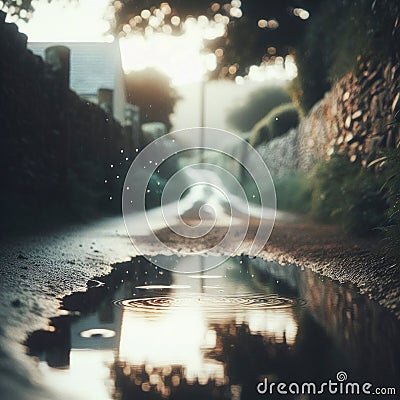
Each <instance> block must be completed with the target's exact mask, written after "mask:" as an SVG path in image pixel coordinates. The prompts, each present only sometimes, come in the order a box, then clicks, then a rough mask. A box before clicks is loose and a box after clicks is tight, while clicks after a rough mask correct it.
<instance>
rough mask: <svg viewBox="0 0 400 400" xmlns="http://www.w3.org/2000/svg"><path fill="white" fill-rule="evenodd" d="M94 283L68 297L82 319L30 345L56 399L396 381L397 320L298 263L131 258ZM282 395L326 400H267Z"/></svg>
mask: <svg viewBox="0 0 400 400" xmlns="http://www.w3.org/2000/svg"><path fill="white" fill-rule="evenodd" d="M171 262H173V263H174V264H175V265H177V266H179V263H180V262H184V263H186V264H187V263H190V262H191V259H190V258H189V257H186V258H184V259H182V260H180V259H175V260H172V261H171ZM193 263H194V264H195V265H197V264H198V260H196V259H195V258H193ZM95 282H96V283H97V284H96V285H93V284H91V283H90V282H89V284H88V286H89V290H88V292H87V293H85V294H82V293H79V294H74V295H71V296H69V297H67V298H66V299H64V304H63V308H64V309H66V310H70V311H78V312H79V313H78V314H79V315H77V313H76V312H75V313H70V314H66V313H65V312H64V313H62V315H61V316H60V317H57V318H54V319H53V321H52V325H51V326H50V327H49V330H48V331H38V332H34V333H33V334H32V335H31V337H30V338H29V340H28V342H27V344H28V346H29V351H30V354H31V355H34V356H35V357H37V359H38V365H39V369H40V370H41V371H42V374H43V379H44V382H45V384H46V385H47V386H48V387H49V388H50V389H52V390H54V391H55V393H57V394H56V395H55V398H57V399H62V398H67V399H68V398H70V399H74V400H75V399H86V400H87V399H96V400H103V399H121V400H128V399H133V398H135V399H178V400H179V399H182V400H183V399H185V400H187V399H189V398H193V399H195V400H196V399H199V400H200V399H201V400H207V399H232V400H238V399H243V400H247V399H259V398H260V397H262V396H261V395H260V394H259V393H257V391H256V386H257V384H258V383H259V382H261V381H263V380H264V379H267V380H269V381H270V382H275V383H279V382H315V383H319V384H321V383H323V382H326V381H328V380H329V379H336V377H337V376H340V377H342V376H345V375H337V373H338V372H345V374H346V376H347V377H348V378H347V379H348V380H349V381H357V382H371V383H372V384H373V385H375V386H381V387H382V386H385V387H395V386H396V385H397V384H398V382H399V381H400V379H399V378H400V365H399V362H400V345H399V340H398V339H399V333H400V327H399V322H398V321H397V320H396V319H394V318H393V316H392V315H391V314H389V313H388V312H386V311H385V310H383V309H381V308H380V307H379V306H377V305H376V304H374V303H372V302H370V301H369V300H368V299H366V298H365V297H363V296H361V295H359V294H357V292H356V291H355V290H354V289H352V288H351V287H348V286H346V285H339V284H337V283H335V282H333V281H331V280H329V279H326V278H325V279H323V278H321V277H319V276H318V275H315V274H313V273H312V272H310V271H308V270H304V271H302V270H301V269H300V268H298V267H296V266H290V265H286V266H282V265H279V264H276V263H268V262H264V261H262V260H259V259H249V258H247V257H242V258H233V259H229V260H228V261H226V262H225V263H224V264H222V265H220V266H219V267H218V268H217V269H215V270H211V271H207V272H205V273H198V274H196V275H187V274H177V273H173V272H168V271H164V270H161V269H160V268H157V267H155V266H154V265H152V264H151V263H149V262H147V261H146V260H145V259H143V258H137V259H134V260H133V261H132V262H129V263H124V264H121V265H119V266H118V268H117V269H116V270H115V271H114V272H113V273H112V274H111V275H110V276H109V277H106V278H99V279H98V280H96V281H95ZM282 397H283V398H291V399H311V398H323V399H324V398H326V397H321V396H317V395H313V394H307V395H302V396H300V395H297V394H292V395H286V396H282V395H278V394H277V393H275V395H270V396H269V397H268V398H282ZM333 397H334V398H336V397H335V396H333ZM329 398H331V397H329ZM347 398H354V397H351V396H350V397H347ZM356 398H363V396H361V395H360V396H357V397H356ZM367 398H373V396H367ZM385 398H392V397H391V396H385ZM393 398H396V397H393Z"/></svg>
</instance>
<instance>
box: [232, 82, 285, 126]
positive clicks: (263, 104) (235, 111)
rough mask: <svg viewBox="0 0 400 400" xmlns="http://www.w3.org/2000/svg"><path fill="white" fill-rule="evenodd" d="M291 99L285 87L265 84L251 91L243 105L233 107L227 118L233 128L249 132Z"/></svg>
mask: <svg viewBox="0 0 400 400" xmlns="http://www.w3.org/2000/svg"><path fill="white" fill-rule="evenodd" d="M289 101H290V96H289V94H288V93H287V92H286V91H285V89H284V88H283V87H281V86H265V87H263V88H261V89H258V90H255V91H253V92H251V93H250V95H249V96H248V98H247V99H246V101H245V103H244V104H243V105H242V104H241V105H239V106H234V107H232V108H231V109H230V110H229V111H228V114H227V118H226V120H227V122H228V124H229V125H230V126H231V127H232V128H234V129H237V130H238V131H240V132H248V131H250V130H251V128H252V127H253V126H254V124H256V123H257V121H259V120H260V119H261V118H262V117H264V116H265V115H266V114H268V113H269V112H270V111H271V110H272V109H273V108H275V107H277V106H279V105H281V104H285V103H288V102H289Z"/></svg>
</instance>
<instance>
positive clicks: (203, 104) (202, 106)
mask: <svg viewBox="0 0 400 400" xmlns="http://www.w3.org/2000/svg"><path fill="white" fill-rule="evenodd" d="M205 126H206V80H205V78H203V79H202V80H201V88H200V157H199V158H200V163H201V164H202V163H204V150H203V148H204V145H205Z"/></svg>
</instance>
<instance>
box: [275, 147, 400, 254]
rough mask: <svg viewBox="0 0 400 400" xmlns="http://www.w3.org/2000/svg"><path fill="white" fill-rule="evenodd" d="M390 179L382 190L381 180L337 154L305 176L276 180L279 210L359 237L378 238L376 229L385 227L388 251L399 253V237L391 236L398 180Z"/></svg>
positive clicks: (398, 221) (398, 222)
mask: <svg viewBox="0 0 400 400" xmlns="http://www.w3.org/2000/svg"><path fill="white" fill-rule="evenodd" d="M397 163H400V161H399V160H397ZM399 167H400V166H399V165H398V164H397V168H399ZM393 171H394V170H392V172H393ZM392 179H393V187H391V188H386V189H384V190H382V185H383V183H384V177H383V176H381V175H375V174H374V173H373V172H372V171H370V170H366V169H364V168H361V167H360V165H358V164H354V163H350V161H349V160H348V158H347V157H346V156H345V155H337V154H336V155H334V156H333V157H332V158H331V159H330V160H329V161H324V162H321V163H320V164H319V165H317V166H316V167H315V168H314V170H313V171H311V173H309V174H308V175H305V174H302V173H299V172H294V171H293V172H291V173H289V174H287V175H285V176H283V177H281V178H277V179H275V188H276V194H277V200H278V208H280V209H283V210H288V211H294V212H301V213H304V214H308V215H310V216H311V217H312V218H313V219H315V220H317V221H320V222H327V223H335V224H339V225H342V226H343V227H344V228H345V230H346V231H349V232H351V233H354V234H356V235H359V236H366V235H371V234H377V233H379V231H380V229H379V227H381V226H382V225H385V228H384V232H385V233H386V235H387V237H388V238H390V239H389V241H388V243H391V249H392V250H393V249H394V248H395V246H397V249H398V248H399V246H398V245H399V244H400V243H399V236H394V235H395V234H398V232H399V230H400V228H399V226H400V216H399V213H398V212H397V213H396V210H398V209H399V203H400V198H399V189H400V179H399V178H397V177H396V178H392ZM396 179H397V182H396V183H395V180H396ZM390 181H392V180H390ZM386 185H388V183H387V184H386ZM389 193H393V194H391V195H389ZM388 200H389V201H388ZM388 203H389V208H388ZM388 216H389V218H388ZM396 218H397V219H396ZM388 221H389V222H390V221H392V222H391V223H388Z"/></svg>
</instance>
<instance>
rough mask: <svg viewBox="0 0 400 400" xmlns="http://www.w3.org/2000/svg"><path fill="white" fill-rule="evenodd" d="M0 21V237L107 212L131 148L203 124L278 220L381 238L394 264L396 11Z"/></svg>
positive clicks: (35, 11) (96, 1)
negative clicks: (257, 164) (259, 180)
mask: <svg viewBox="0 0 400 400" xmlns="http://www.w3.org/2000/svg"><path fill="white" fill-rule="evenodd" d="M0 10H2V11H1V13H0V35H1V36H0V38H1V40H0V52H1V57H0V73H1V75H0V76H1V87H0V129H1V139H0V140H1V146H0V149H1V150H0V152H1V156H0V160H1V161H0V162H1V168H0V171H1V172H0V173H1V182H2V184H3V188H2V197H1V211H0V213H1V218H2V225H3V226H4V227H5V229H3V234H4V233H5V232H11V231H16V232H18V231H20V230H21V229H24V230H25V229H29V227H31V228H33V229H36V228H35V227H36V226H37V225H38V221H40V224H41V226H43V224H49V225H52V224H54V223H59V222H60V221H63V222H71V221H76V220H82V219H83V220H88V219H93V218H97V217H99V216H103V215H108V214H112V213H117V212H119V211H120V207H121V199H120V197H121V192H122V184H123V181H124V177H125V175H126V173H127V170H128V168H129V166H130V164H131V162H132V160H133V159H134V158H135V156H136V155H137V154H138V153H140V151H141V149H142V148H144V147H145V146H146V145H147V144H149V143H150V142H151V141H153V140H154V139H156V138H157V137H160V136H162V135H164V134H165V133H167V132H171V131H174V130H179V129H184V128H190V127H195V126H209V127H213V128H220V129H225V130H229V131H231V132H233V133H235V134H237V135H240V136H241V137H242V138H244V139H245V140H247V141H248V142H249V143H250V144H251V145H252V146H254V147H255V148H256V149H257V150H258V151H259V153H260V154H261V155H262V157H263V158H264V160H265V161H266V163H267V165H268V167H269V169H270V171H271V174H272V176H273V178H274V182H275V186H276V191H277V198H278V207H279V208H280V209H283V210H289V211H293V212H297V213H303V214H306V215H308V216H310V217H312V218H315V219H316V220H319V221H325V222H333V223H338V224H341V225H343V226H344V227H345V228H346V229H347V230H349V231H351V232H353V233H356V234H359V235H381V236H382V235H383V237H384V238H385V240H386V243H387V249H388V251H389V252H392V253H396V251H397V252H398V249H399V248H400V243H399V240H400V239H399V238H400V213H399V206H400V197H399V192H400V178H399V177H398V176H399V175H397V174H396V172H397V171H399V168H400V161H399V149H398V143H399V109H400V94H399V75H400V67H399V50H400V48H399V43H400V40H399V39H400V38H399V35H400V33H399V32H400V5H399V3H398V2H397V1H396V0H381V1H376V0H374V1H373V0H353V1H350V0H340V1H337V2H331V1H327V0H321V1H319V2H314V1H311V0H297V1H296V0H284V1H283V0H282V1H272V0H271V1H250V0H243V1H240V0H232V1H230V2H229V1H222V2H213V1H208V0H196V1H189V0H185V1H183V0H171V1H169V2H155V1H152V0H140V1H133V0H121V1H120V0H117V1H109V0H80V1H76V0H70V1H67V0H65V1H64V0H53V1H44V0H43V1H42V0H11V1H10V0H3V1H0ZM215 140H218V137H216V139H215ZM226 146H227V148H228V149H229V146H230V144H229V143H226ZM230 151H232V149H230ZM237 151H240V149H237ZM183 162H185V160H183ZM178 164H179V162H178V161H177V164H176V165H175V166H172V167H171V165H170V166H169V171H170V168H172V169H174V168H175V169H179V168H180V166H179V165H178ZM158 178H160V179H161V181H162V178H163V176H162V172H161V173H160V177H158ZM238 179H241V180H242V185H243V186H244V187H245V188H246V187H249V189H248V190H249V191H251V190H253V188H250V187H251V184H248V182H247V181H246V177H243V176H241V175H240V172H239V175H238ZM150 184H152V183H151V182H150ZM246 185H247V186H246ZM154 189H155V190H154V191H152V192H153V193H155V196H159V195H160V193H161V191H162V185H161V187H160V188H154ZM250 199H251V196H250ZM154 204H155V205H157V201H155V202H154ZM45 221H48V222H45Z"/></svg>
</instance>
